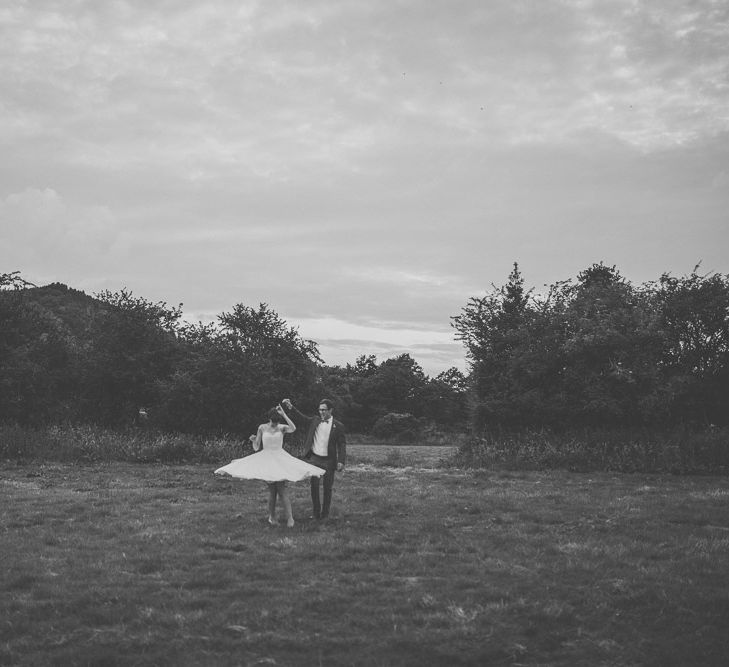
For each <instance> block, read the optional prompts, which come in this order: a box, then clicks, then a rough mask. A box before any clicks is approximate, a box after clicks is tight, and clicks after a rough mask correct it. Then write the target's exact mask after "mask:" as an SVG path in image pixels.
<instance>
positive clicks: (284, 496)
mask: <svg viewBox="0 0 729 667" xmlns="http://www.w3.org/2000/svg"><path fill="white" fill-rule="evenodd" d="M276 487H277V488H278V495H279V496H281V504H282V505H283V506H284V512H285V513H286V525H287V526H288V527H289V528H293V527H294V514H293V511H292V510H291V498H290V497H289V490H288V489H287V488H286V482H278V483H277V484H276Z"/></svg>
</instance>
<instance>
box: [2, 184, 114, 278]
mask: <svg viewBox="0 0 729 667" xmlns="http://www.w3.org/2000/svg"><path fill="white" fill-rule="evenodd" d="M116 239H117V233H116V230H115V226H114V217H113V215H112V213H111V212H110V211H109V210H108V209H107V208H105V207H101V206H91V207H79V206H73V205H68V204H67V202H65V201H64V200H63V198H62V197H61V196H60V195H59V194H58V193H57V192H55V191H54V190H52V189H50V188H45V189H42V190H41V189H37V188H28V189H26V190H24V191H22V192H18V193H14V194H11V195H8V196H7V197H6V198H5V199H4V200H1V201H0V248H2V250H0V261H2V264H3V266H4V267H5V268H6V269H12V270H20V269H24V268H25V267H26V266H29V265H30V266H35V267H36V269H37V271H36V273H35V275H33V276H27V277H28V278H29V279H31V280H34V281H35V280H48V281H52V280H57V279H60V278H61V276H64V275H69V271H70V269H71V267H73V272H75V273H76V275H78V273H77V272H79V271H83V270H84V269H85V268H89V267H92V266H94V265H95V263H96V262H97V260H98V259H99V257H101V256H103V255H104V254H105V253H107V252H109V251H110V250H111V248H112V246H113V245H114V243H115V242H116Z"/></svg>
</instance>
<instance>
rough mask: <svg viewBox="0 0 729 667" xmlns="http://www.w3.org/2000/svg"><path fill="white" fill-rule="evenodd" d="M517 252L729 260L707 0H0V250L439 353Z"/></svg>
mask: <svg viewBox="0 0 729 667" xmlns="http://www.w3.org/2000/svg"><path fill="white" fill-rule="evenodd" d="M514 262H518V264H519V268H520V270H521V272H522V275H523V277H524V280H525V283H526V287H528V288H530V287H533V288H535V290H536V291H540V290H543V289H544V287H545V285H549V284H552V283H554V282H556V281H559V280H566V279H569V278H573V279H574V278H575V277H576V275H577V274H578V273H579V272H580V271H581V270H583V269H585V268H587V267H589V266H590V265H592V264H593V263H595V262H604V263H605V264H607V265H610V266H613V265H614V266H616V268H617V269H618V270H619V271H620V273H621V274H622V275H623V276H624V277H626V278H627V279H628V280H630V281H631V282H634V283H636V284H640V283H642V282H646V281H650V280H655V279H657V278H659V277H660V275H661V274H663V273H671V274H673V275H677V276H680V275H686V274H689V273H690V272H691V271H692V270H693V269H694V267H695V266H696V265H697V264H699V263H700V271H701V272H702V273H711V272H717V273H722V274H726V273H729V0H689V1H687V0H681V1H677V0H647V1H643V2H641V1H638V0H609V1H608V0H601V1H592V0H336V1H332V0H306V1H305V2H303V1H299V2H296V1H294V0H260V1H259V0H251V1H249V0H237V1H232V0H208V1H206V2H202V1H201V0H196V1H195V2H192V1H190V0H154V1H153V2H152V1H150V0H2V2H1V3H0V273H10V272H12V271H20V272H21V275H22V277H23V278H25V279H26V280H28V281H30V282H32V283H34V284H37V285H43V284H48V283H51V282H62V283H65V284H67V285H68V286H70V287H74V288H76V289H80V290H83V291H85V292H87V293H88V294H96V293H98V292H101V291H103V290H111V291H119V290H121V289H127V290H130V291H132V293H133V294H134V295H136V296H139V297H143V298H145V299H147V300H149V301H152V302H160V301H163V302H166V303H167V304H169V305H171V306H177V304H179V303H182V304H183V312H184V317H185V319H187V320H189V321H192V322H197V321H202V322H210V321H215V319H216V317H217V315H219V314H221V313H223V312H230V311H232V310H233V308H234V306H235V305H236V304H244V305H247V306H252V307H257V306H258V304H260V303H266V304H268V305H269V306H270V307H271V308H272V309H273V310H274V311H275V312H277V313H278V314H279V315H280V316H281V317H282V318H283V319H284V320H286V322H287V323H288V324H289V325H290V326H293V327H296V328H298V331H299V333H300V335H301V336H302V337H303V338H307V339H312V340H315V341H316V342H317V343H318V345H319V351H320V353H321V355H322V357H323V359H324V361H325V362H326V363H328V364H338V365H343V364H346V363H350V362H354V360H355V359H356V358H357V357H358V356H359V355H362V354H367V355H370V354H374V355H376V356H377V359H378V361H380V362H381V361H384V360H385V359H387V358H391V357H393V356H396V355H398V354H401V353H403V352H408V353H410V354H411V355H412V356H413V357H414V358H415V360H416V361H417V362H418V363H419V364H420V365H421V366H422V367H423V369H424V371H425V372H426V373H427V374H428V375H430V376H435V375H437V374H438V373H439V372H441V371H443V370H445V369H447V368H449V367H451V366H456V367H458V368H460V369H462V370H466V369H467V365H466V362H465V353H464V348H463V346H462V344H461V343H460V342H459V341H458V340H456V339H455V335H454V334H455V331H454V329H453V328H452V326H451V318H452V317H453V316H456V315H458V314H459V313H460V312H461V310H462V308H463V307H464V306H465V305H466V304H467V302H468V300H469V298H471V297H478V296H483V295H484V294H485V293H486V292H488V291H490V290H491V289H492V286H493V285H497V286H498V285H503V284H504V283H505V282H506V280H507V277H508V274H509V272H510V271H511V269H512V267H513V264H514Z"/></svg>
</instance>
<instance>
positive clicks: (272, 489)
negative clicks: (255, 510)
mask: <svg viewBox="0 0 729 667" xmlns="http://www.w3.org/2000/svg"><path fill="white" fill-rule="evenodd" d="M282 422H285V423H282ZM295 430H296V426H295V425H294V423H293V422H292V421H291V419H289V416H288V415H287V414H286V412H285V411H284V409H283V408H282V407H281V406H280V405H277V406H276V407H275V408H272V409H271V410H269V412H268V422H267V423H266V424H261V425H260V426H259V427H258V431H257V433H256V435H252V436H251V437H250V440H251V443H252V444H253V449H254V450H256V452H257V453H256V454H252V455H250V456H245V457H243V458H242V459H235V460H234V461H231V462H230V463H229V464H228V465H226V466H223V467H222V468H218V469H217V470H216V471H215V474H216V475H228V476H230V477H233V478H235V479H260V480H263V481H264V482H266V484H267V485H268V523H269V524H271V525H272V526H274V525H276V524H277V523H278V521H277V520H276V498H277V497H278V498H280V499H281V504H282V505H283V507H284V512H285V514H286V525H287V526H288V527H289V528H292V527H293V525H294V517H293V513H292V511H291V498H290V497H289V493H288V489H287V488H286V482H299V481H301V480H303V479H307V478H309V477H320V476H321V475H323V474H324V473H325V470H323V469H321V468H317V467H316V466H313V465H310V464H308V463H306V462H304V461H300V460H299V459H297V458H295V457H293V456H291V454H289V453H288V452H287V451H286V450H285V449H284V448H283V439H284V434H286V433H293V432H294V431H295ZM261 447H262V449H261ZM259 450H260V451H259Z"/></svg>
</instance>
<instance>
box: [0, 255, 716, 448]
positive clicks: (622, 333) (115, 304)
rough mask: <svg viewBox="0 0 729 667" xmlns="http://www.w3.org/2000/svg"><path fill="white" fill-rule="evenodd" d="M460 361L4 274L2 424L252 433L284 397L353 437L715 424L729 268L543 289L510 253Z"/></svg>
mask: <svg viewBox="0 0 729 667" xmlns="http://www.w3.org/2000/svg"><path fill="white" fill-rule="evenodd" d="M452 326H453V328H454V331H455V336H456V338H458V339H460V340H461V341H462V342H463V344H464V348H465V354H466V360H467V364H468V373H467V374H465V375H464V374H463V373H462V372H460V371H459V370H458V369H456V368H451V369H449V370H447V371H445V372H443V373H441V374H439V375H437V376H436V377H429V376H427V375H426V374H425V373H424V371H423V369H422V368H421V366H420V365H419V364H418V363H417V362H416V360H415V359H413V358H412V357H411V356H410V355H409V354H402V355H399V356H397V357H393V358H390V359H386V360H384V361H381V362H378V360H377V358H376V357H375V356H374V355H361V356H359V357H358V358H357V359H356V360H355V361H354V362H353V363H351V364H346V365H345V366H330V365H326V364H324V363H323V361H322V359H321V357H320V355H319V351H318V348H317V345H316V343H315V342H314V341H310V340H306V339H304V338H302V337H301V336H300V334H299V332H298V330H297V329H295V328H293V327H291V326H289V325H288V324H287V323H286V322H285V321H284V320H283V319H282V318H281V317H280V316H279V315H278V314H277V313H276V312H275V311H274V310H273V309H272V308H270V307H269V306H268V305H267V304H264V303H261V304H259V305H258V306H257V307H251V306H247V305H244V304H237V305H235V306H234V307H233V309H232V310H231V311H229V312H224V313H221V314H220V315H219V316H218V317H217V320H216V321H215V322H213V323H209V324H202V323H197V324H190V323H187V322H185V321H184V320H183V319H182V304H180V305H179V306H176V307H171V306H168V305H167V304H166V303H164V302H157V303H153V302H150V301H148V300H146V299H144V298H142V297H139V296H136V295H134V294H132V293H131V292H129V291H127V290H126V289H122V290H121V291H117V292H110V291H105V292H101V293H98V294H95V295H94V296H89V295H87V294H85V293H84V292H81V291H78V290H75V289H72V288H69V287H67V286H65V285H62V284H59V283H54V284H52V285H47V286H45V287H35V286H33V285H31V284H30V283H28V282H27V281H25V280H24V279H23V278H22V277H21V276H20V274H19V273H18V272H14V273H6V274H0V415H1V419H3V420H4V421H6V422H15V423H18V424H31V425H39V424H49V423H59V422H69V423H91V424H97V425H101V426H107V427H118V426H124V425H128V424H129V423H131V422H132V421H134V420H135V419H137V418H138V417H137V416H138V414H139V412H138V411H139V408H140V407H145V408H147V410H146V414H147V415H148V419H149V422H150V423H151V424H153V425H154V426H156V427H158V428H159V429H163V430H168V431H178V432H183V433H195V434H206V433H211V434H212V433H231V434H247V433H249V432H251V431H252V429H253V428H254V427H255V425H256V424H258V423H259V422H260V421H261V419H262V418H263V416H264V415H265V412H266V410H267V409H268V408H269V407H271V406H272V405H273V404H275V403H276V402H277V401H279V400H280V399H281V398H282V397H283V396H290V397H291V398H293V399H294V400H295V401H296V402H297V403H298V404H299V405H301V406H303V407H305V408H308V409H309V410H311V411H312V412H313V408H314V407H315V403H316V401H318V399H319V398H321V397H324V396H328V397H330V398H332V399H334V400H335V401H336V403H337V413H338V415H339V416H340V417H341V418H342V419H343V420H345V422H346V423H347V425H348V428H349V429H350V430H351V431H353V432H359V433H374V434H375V435H392V434H397V435H398V436H400V437H401V438H402V439H403V440H407V439H414V438H416V437H418V436H419V435H421V434H422V432H423V429H428V428H430V429H443V430H453V429H464V428H465V427H466V426H468V427H470V429H471V431H472V432H474V433H481V432H483V431H485V430H487V429H493V428H495V427H496V428H504V429H514V428H517V429H518V428H523V427H535V428H543V427H548V428H550V429H555V430H559V429H570V428H576V427H577V428H583V427H587V428H626V427H628V428H631V427H659V426H660V427H666V426H669V427H670V426H672V425H688V426H691V427H697V426H707V425H710V424H714V425H719V426H721V425H727V422H728V420H729V276H723V275H719V274H703V275H702V274H700V273H699V272H698V267H697V268H695V269H694V271H693V272H692V273H691V274H689V275H687V276H683V277H673V276H670V275H669V274H664V275H662V276H661V277H660V278H659V279H658V280H656V281H652V282H648V283H644V284H641V285H633V284H632V283H631V282H630V281H628V280H626V279H625V278H624V277H623V276H621V275H620V273H619V271H618V270H617V269H616V268H615V267H614V266H613V267H610V266H606V265H604V264H602V263H600V264H594V265H592V266H590V267H588V268H587V269H585V270H584V271H582V272H580V273H579V274H578V275H577V277H576V278H575V279H574V280H573V279H570V280H566V281H561V282H558V283H555V284H553V285H550V286H549V287H548V288H547V289H546V290H545V291H544V292H543V293H535V292H534V290H528V289H526V288H525V286H524V280H523V277H522V275H521V273H520V270H519V267H518V265H517V264H515V265H514V269H513V271H512V272H511V274H510V275H509V276H508V279H507V281H506V283H505V284H504V285H502V286H492V289H491V290H490V291H488V292H486V294H485V295H483V296H479V297H472V298H470V299H469V300H468V301H467V302H466V305H465V306H464V307H463V309H462V310H461V312H460V314H458V315H456V316H454V317H453V318H452Z"/></svg>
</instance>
